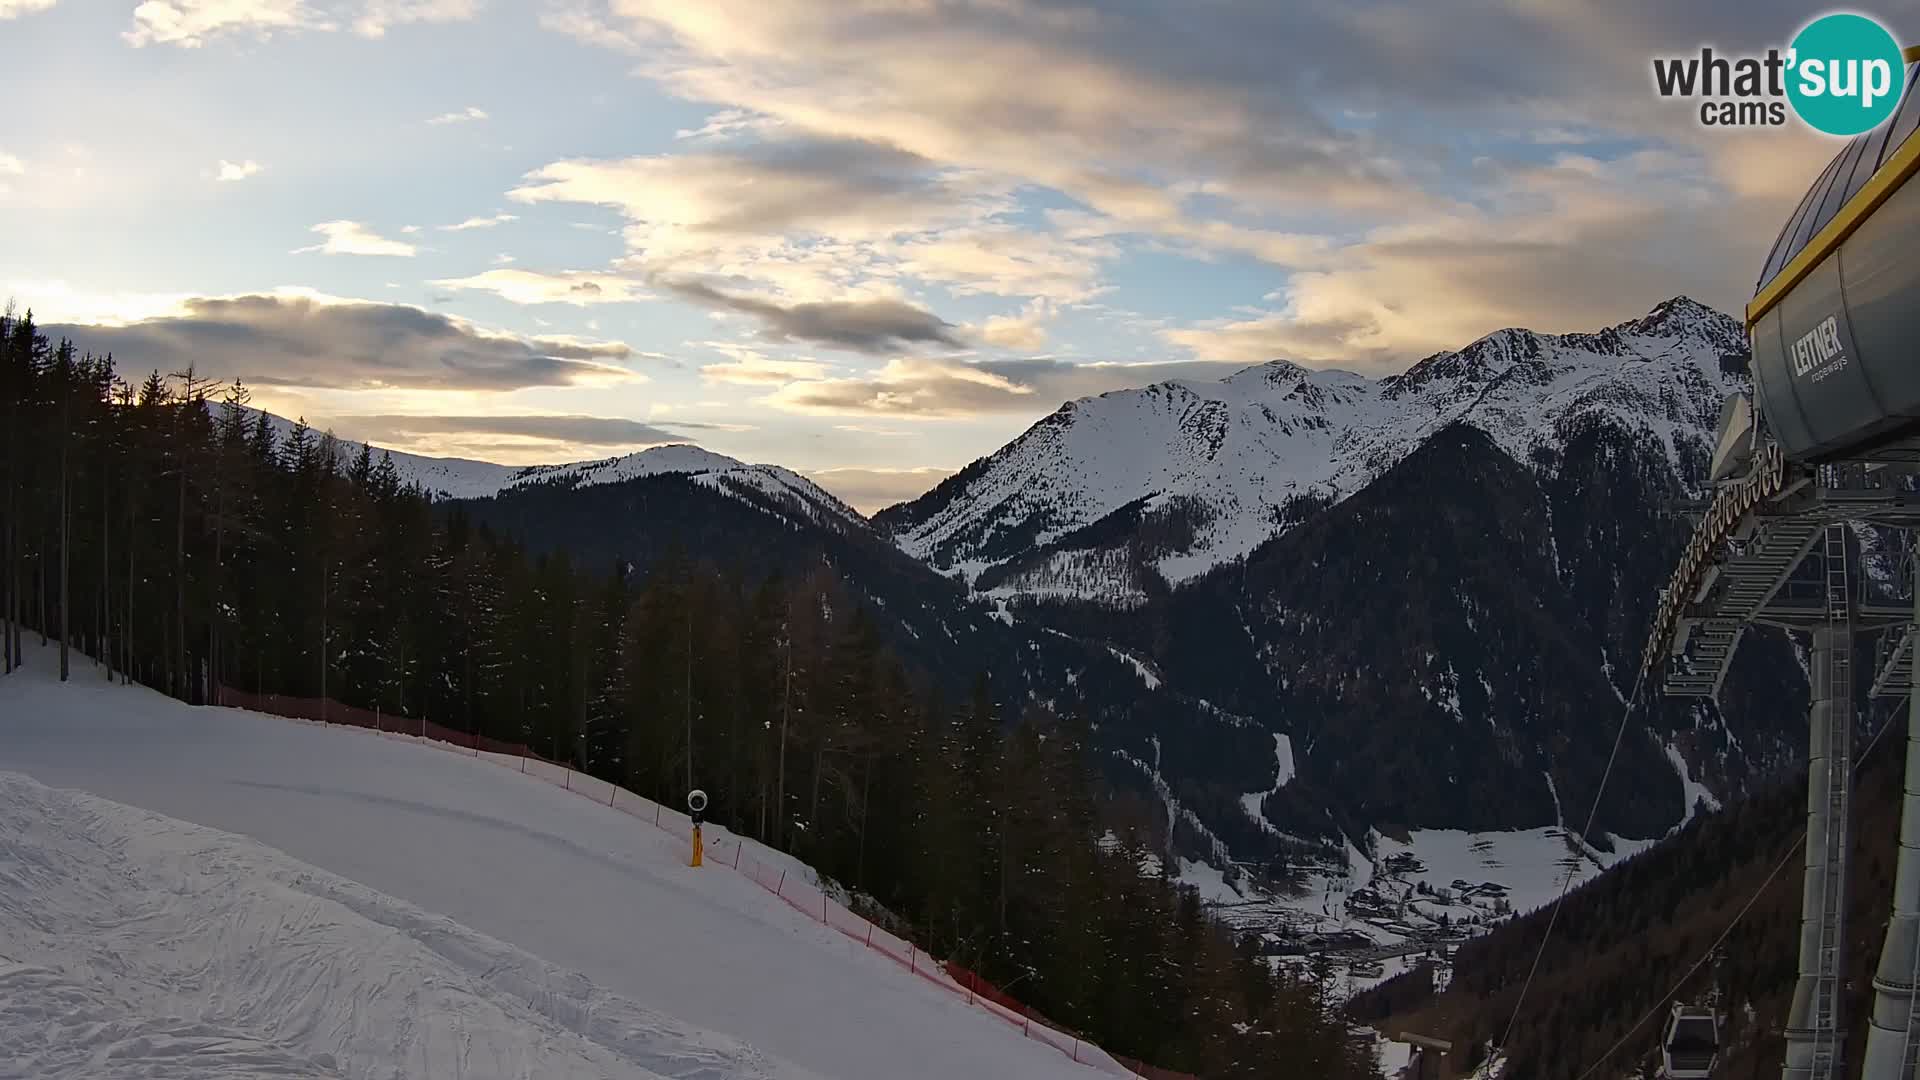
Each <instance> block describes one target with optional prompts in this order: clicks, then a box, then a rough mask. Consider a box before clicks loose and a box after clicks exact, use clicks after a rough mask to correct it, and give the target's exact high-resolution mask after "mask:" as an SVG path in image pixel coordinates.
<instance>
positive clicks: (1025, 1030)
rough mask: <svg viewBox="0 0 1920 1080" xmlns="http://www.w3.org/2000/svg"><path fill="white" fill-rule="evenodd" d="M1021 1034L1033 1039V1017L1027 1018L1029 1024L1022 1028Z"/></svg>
mask: <svg viewBox="0 0 1920 1080" xmlns="http://www.w3.org/2000/svg"><path fill="white" fill-rule="evenodd" d="M1020 1034H1022V1035H1025V1036H1026V1037H1027V1038H1029V1039H1031V1038H1033V1017H1031V1016H1029V1017H1027V1022H1026V1023H1025V1024H1024V1025H1022V1027H1021V1028H1020Z"/></svg>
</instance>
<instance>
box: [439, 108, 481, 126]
mask: <svg viewBox="0 0 1920 1080" xmlns="http://www.w3.org/2000/svg"><path fill="white" fill-rule="evenodd" d="M485 119H487V110H485V109H482V108H480V107H479V106H477V105H469V106H467V107H466V108H464V109H456V110H454V111H453V112H449V113H441V114H440V115H439V116H435V117H431V118H429V119H428V120H427V123H429V124H465V123H469V122H471V121H474V120H485Z"/></svg>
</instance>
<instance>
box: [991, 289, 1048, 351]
mask: <svg viewBox="0 0 1920 1080" xmlns="http://www.w3.org/2000/svg"><path fill="white" fill-rule="evenodd" d="M1052 317H1053V310H1052V308H1051V307H1049V306H1048V305H1047V304H1046V303H1045V302H1044V301H1036V302H1034V303H1032V304H1029V305H1028V306H1027V309H1026V310H1025V311H1022V312H1021V313H1020V314H1018V315H995V316H993V317H992V318H990V319H988V320H987V321H986V323H985V325H983V326H981V328H980V338H981V340H983V341H985V342H986V343H987V344H989V345H997V346H999V347H1000V348H1003V349H1017V350H1020V351H1022V352H1033V351H1035V350H1036V349H1039V348H1041V347H1042V346H1044V345H1045V344H1046V343H1047V330H1046V323H1047V320H1048V319H1050V318H1052Z"/></svg>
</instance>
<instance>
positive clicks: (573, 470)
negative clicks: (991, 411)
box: [266, 413, 865, 527]
mask: <svg viewBox="0 0 1920 1080" xmlns="http://www.w3.org/2000/svg"><path fill="white" fill-rule="evenodd" d="M266 415H267V417H268V421H269V423H270V424H271V425H272V426H273V428H274V431H275V436H276V437H277V438H280V439H282V440H284V439H285V438H286V437H287V435H288V433H290V432H291V431H292V430H293V428H294V423H293V422H292V421H289V420H286V419H284V418H282V417H279V416H275V415H273V414H272V413H268V414H266ZM362 445H363V444H361V443H358V442H353V441H351V440H347V439H341V440H339V454H340V457H341V459H342V461H343V462H345V461H350V460H352V458H353V457H354V456H356V455H358V454H359V453H360V447H361V446H362ZM374 453H375V454H376V455H380V454H386V455H390V456H391V457H392V458H393V464H394V468H395V470H396V471H397V472H398V473H399V475H400V479H401V481H402V482H403V483H408V484H413V485H417V486H418V487H419V488H420V489H421V490H422V491H425V492H427V493H428V494H429V495H432V496H434V497H435V498H445V499H481V498H487V497H488V496H492V495H498V494H500V493H502V492H506V491H512V490H515V489H520V488H526V487H530V486H532V485H535V484H561V485H566V486H570V487H592V486H594V485H597V484H617V483H620V482H622V481H625V480H638V479H641V478H644V477H649V476H667V475H683V476H688V477H691V478H692V479H693V481H694V482H695V483H698V484H701V485H702V486H705V487H708V488H711V489H712V490H714V491H717V492H720V493H722V494H726V495H731V496H734V497H743V496H748V495H754V496H757V497H758V500H759V501H760V502H761V503H762V504H765V503H766V502H767V501H768V500H771V501H772V503H773V504H775V505H777V506H779V507H780V508H782V510H783V511H791V512H794V513H797V514H799V515H801V516H802V517H804V518H805V519H808V520H811V521H813V522H814V523H816V524H824V525H830V526H835V527H837V526H840V525H846V524H852V523H857V522H862V521H864V520H865V519H864V518H862V517H861V515H860V513H859V512H858V511H856V510H854V509H853V508H852V507H850V506H848V505H847V504H846V503H844V502H841V501H840V500H839V499H837V498H835V497H834V496H833V495H831V494H829V493H828V492H827V491H826V490H825V489H824V488H822V487H820V486H819V485H818V484H815V483H814V482H813V481H811V480H808V479H807V478H806V477H804V476H801V475H800V474H798V473H796V472H794V471H792V470H791V469H784V468H781V467H780V466H778V465H750V464H748V463H746V462H743V461H740V460H738V459H735V458H730V457H728V456H726V455H725V454H716V453H714V452H713V451H711V450H707V449H704V448H702V447H698V446H694V445H693V444H691V443H669V444H667V445H664V446H653V447H648V448H647V449H645V450H639V451H636V452H634V453H631V454H621V455H619V456H617V457H609V458H598V459H595V460H592V461H575V462H569V463H566V464H560V465H525V466H518V465H500V464H496V463H494V462H491V461H473V460H469V459H466V458H438V457H426V456H423V455H420V454H407V453H402V452H400V451H397V450H393V451H388V450H382V449H380V448H379V447H374Z"/></svg>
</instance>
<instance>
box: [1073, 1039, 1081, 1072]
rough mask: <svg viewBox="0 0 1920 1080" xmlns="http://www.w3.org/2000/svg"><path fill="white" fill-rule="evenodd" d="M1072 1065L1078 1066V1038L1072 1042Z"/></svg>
mask: <svg viewBox="0 0 1920 1080" xmlns="http://www.w3.org/2000/svg"><path fill="white" fill-rule="evenodd" d="M1073 1063H1074V1064H1075V1065H1078V1064H1080V1040H1079V1039H1078V1038H1075V1039H1074V1040H1073Z"/></svg>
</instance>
